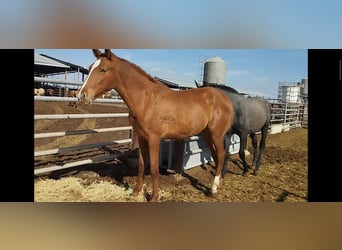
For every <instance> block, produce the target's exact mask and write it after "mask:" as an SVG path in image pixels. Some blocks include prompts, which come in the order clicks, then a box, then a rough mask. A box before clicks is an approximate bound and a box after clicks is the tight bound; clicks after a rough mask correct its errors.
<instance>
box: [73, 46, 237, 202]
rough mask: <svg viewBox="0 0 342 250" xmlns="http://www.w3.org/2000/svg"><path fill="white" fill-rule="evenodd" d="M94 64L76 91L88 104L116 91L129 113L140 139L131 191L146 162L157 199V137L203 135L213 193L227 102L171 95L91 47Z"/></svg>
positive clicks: (198, 94) (192, 93)
mask: <svg viewBox="0 0 342 250" xmlns="http://www.w3.org/2000/svg"><path fill="white" fill-rule="evenodd" d="M93 53H94V56H95V57H96V61H95V62H94V63H93V64H92V65H91V66H90V68H89V75H88V78H87V80H86V81H85V82H84V84H83V86H82V87H81V89H80V91H79V93H78V100H79V101H82V102H84V103H92V102H93V100H94V99H95V98H98V97H100V96H101V95H102V94H103V93H105V92H107V91H109V90H111V89H115V90H116V91H117V92H118V93H119V95H120V96H121V98H122V99H123V100H124V102H125V103H126V105H127V107H128V109H129V120H130V123H131V125H132V127H133V130H134V132H135V133H137V136H138V141H139V167H138V177H137V182H136V185H135V187H134V190H133V192H132V195H133V196H136V195H138V194H139V192H140V191H141V190H142V187H143V183H144V169H145V166H147V164H148V162H149V163H150V174H151V177H152V196H151V201H157V200H158V198H159V151H160V141H161V140H162V139H179V140H184V139H186V138H188V137H190V136H194V135H197V134H199V133H201V132H203V134H204V137H205V139H206V142H207V145H208V147H209V148H210V150H211V153H212V156H213V159H214V161H215V167H216V171H215V177H214V181H213V184H212V187H211V192H212V193H213V194H214V193H217V188H218V186H219V181H220V175H221V171H222V168H223V162H224V158H225V154H226V153H225V149H224V136H225V135H226V133H228V132H229V130H230V129H231V125H232V122H233V117H234V109H233V105H232V103H231V101H230V100H229V98H228V97H227V96H226V95H225V94H223V93H222V92H221V91H219V90H217V89H215V88H211V87H208V88H205V87H204V88H198V89H189V90H181V91H175V90H172V89H170V88H169V87H167V86H165V85H164V84H162V83H161V82H159V81H158V80H156V79H155V78H154V77H152V76H150V75H149V74H147V73H146V72H145V71H144V70H142V69H141V68H140V67H139V66H137V65H135V64H133V63H131V62H129V61H128V60H125V59H122V58H119V57H118V56H116V55H114V54H113V53H112V52H111V51H110V49H105V51H104V53H102V52H101V51H100V50H97V49H93Z"/></svg>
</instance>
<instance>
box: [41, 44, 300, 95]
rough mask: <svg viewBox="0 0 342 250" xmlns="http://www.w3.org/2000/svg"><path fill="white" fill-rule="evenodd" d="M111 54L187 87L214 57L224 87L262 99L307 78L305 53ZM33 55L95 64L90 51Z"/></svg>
mask: <svg viewBox="0 0 342 250" xmlns="http://www.w3.org/2000/svg"><path fill="white" fill-rule="evenodd" d="M112 52H113V53H115V54H116V55H117V56H119V57H122V58H125V59H127V60H129V61H131V62H133V63H135V64H137V65H138V66H140V67H141V68H143V69H144V70H145V71H146V72H147V73H149V74H150V75H152V76H158V77H161V78H165V79H168V80H174V81H175V82H177V83H179V82H180V83H181V84H182V85H184V86H190V87H195V84H194V80H197V81H199V80H201V79H200V72H201V67H203V63H204V61H205V60H206V59H208V58H211V57H213V56H218V57H220V58H221V59H222V60H224V61H225V62H226V65H227V75H226V82H227V84H226V85H228V86H231V87H233V88H236V89H237V90H239V91H240V92H245V93H250V94H253V95H261V96H265V97H277V95H278V85H279V82H300V81H301V79H303V78H306V77H307V50H306V49H112ZM35 53H38V54H46V55H48V56H52V57H55V58H58V59H61V60H64V61H67V62H71V63H74V64H78V65H81V66H83V67H86V68H88V66H89V65H90V64H91V63H93V62H94V60H95V57H94V56H93V53H92V51H91V49H35ZM61 77H64V75H63V76H61ZM70 77H71V78H70V80H77V79H74V78H75V76H70ZM72 77H74V78H72Z"/></svg>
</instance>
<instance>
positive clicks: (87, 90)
mask: <svg viewBox="0 0 342 250" xmlns="http://www.w3.org/2000/svg"><path fill="white" fill-rule="evenodd" d="M93 53H94V56H95V57H96V61H95V62H94V63H93V64H91V65H90V67H89V74H88V77H87V80H86V81H85V82H84V84H83V85H82V87H81V89H80V90H79V92H78V95H77V97H78V100H79V101H82V102H84V103H87V104H88V103H92V102H93V101H94V99H95V98H97V97H100V96H101V95H102V94H104V93H106V92H107V91H109V90H111V89H113V85H111V84H113V83H115V81H116V80H117V79H115V78H114V75H115V74H113V71H114V70H115V67H114V65H113V58H112V56H113V54H112V52H111V51H110V49H105V51H104V53H102V52H101V51H100V50H98V49H93Z"/></svg>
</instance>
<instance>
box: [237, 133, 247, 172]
mask: <svg viewBox="0 0 342 250" xmlns="http://www.w3.org/2000/svg"><path fill="white" fill-rule="evenodd" d="M239 136H240V149H239V157H240V159H241V161H242V164H243V173H242V175H243V176H246V175H247V173H248V171H249V165H248V163H247V161H246V156H245V148H246V145H247V134H245V133H241V134H239Z"/></svg>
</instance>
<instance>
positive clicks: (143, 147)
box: [132, 138, 148, 196]
mask: <svg viewBox="0 0 342 250" xmlns="http://www.w3.org/2000/svg"><path fill="white" fill-rule="evenodd" d="M147 161H148V145H147V142H146V140H144V139H142V138H139V166H138V177H137V181H136V184H135V187H134V189H133V192H132V195H133V196H137V195H138V194H139V193H140V191H141V190H142V187H143V184H144V172H145V166H146V165H147Z"/></svg>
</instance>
